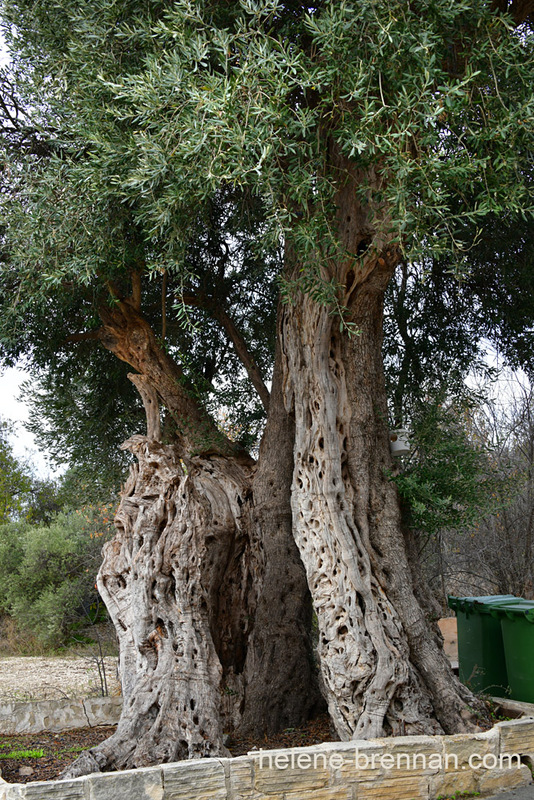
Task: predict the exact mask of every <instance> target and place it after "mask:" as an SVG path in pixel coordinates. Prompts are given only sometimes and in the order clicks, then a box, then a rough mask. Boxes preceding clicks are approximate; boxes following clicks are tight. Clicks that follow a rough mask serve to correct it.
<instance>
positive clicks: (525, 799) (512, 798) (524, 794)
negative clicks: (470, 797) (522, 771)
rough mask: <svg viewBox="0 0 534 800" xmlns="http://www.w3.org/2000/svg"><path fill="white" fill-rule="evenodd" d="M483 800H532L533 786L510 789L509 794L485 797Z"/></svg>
mask: <svg viewBox="0 0 534 800" xmlns="http://www.w3.org/2000/svg"><path fill="white" fill-rule="evenodd" d="M484 800H534V785H532V784H531V785H530V786H523V787H522V788H521V789H512V791H511V792H501V793H500V794H492V795H491V797H485V798H484Z"/></svg>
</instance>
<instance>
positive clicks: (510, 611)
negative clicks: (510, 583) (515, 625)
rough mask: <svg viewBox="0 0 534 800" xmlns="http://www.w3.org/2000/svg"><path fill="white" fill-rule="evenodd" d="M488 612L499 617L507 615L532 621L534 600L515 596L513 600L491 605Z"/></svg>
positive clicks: (509, 617)
mask: <svg viewBox="0 0 534 800" xmlns="http://www.w3.org/2000/svg"><path fill="white" fill-rule="evenodd" d="M490 613H491V614H492V615H493V616H495V617H499V618H500V619H502V618H503V617H508V619H524V620H525V621H526V622H532V623H534V601H533V600H523V598H521V597H517V598H516V599H515V600H513V601H510V602H504V603H499V604H497V605H495V606H492V608H491V612H490Z"/></svg>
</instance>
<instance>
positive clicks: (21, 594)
mask: <svg viewBox="0 0 534 800" xmlns="http://www.w3.org/2000/svg"><path fill="white" fill-rule="evenodd" d="M111 519H112V508H111V505H108V506H105V505H103V506H99V507H85V508H83V509H80V510H77V511H71V512H61V513H59V514H58V515H57V516H56V518H55V519H54V521H53V522H51V523H50V524H48V525H31V524H30V523H28V522H11V523H6V524H4V525H1V526H0V610H1V611H3V613H4V614H8V615H9V616H11V617H13V618H14V619H15V621H16V623H17V626H18V628H19V629H20V630H25V631H26V632H30V633H31V634H32V635H33V636H34V637H35V639H36V640H37V642H38V643H39V644H41V645H43V646H45V647H47V648H52V649H55V648H59V647H63V646H65V645H67V644H68V643H69V642H72V641H73V639H75V640H76V641H80V640H82V641H83V640H84V637H83V635H82V636H80V630H82V631H83V628H84V627H87V626H88V625H90V624H94V623H97V622H99V621H102V614H103V608H104V607H103V604H102V603H101V601H100V600H99V597H98V592H97V590H96V587H95V577H96V573H97V571H98V567H99V565H100V558H101V549H102V545H103V543H104V542H105V541H107V540H108V539H109V538H110V537H111V533H112V525H111ZM85 641H88V640H87V639H85Z"/></svg>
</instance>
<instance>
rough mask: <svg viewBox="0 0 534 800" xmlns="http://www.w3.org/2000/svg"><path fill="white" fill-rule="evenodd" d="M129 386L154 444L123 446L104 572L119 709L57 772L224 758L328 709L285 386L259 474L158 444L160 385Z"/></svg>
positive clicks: (145, 439)
mask: <svg viewBox="0 0 534 800" xmlns="http://www.w3.org/2000/svg"><path fill="white" fill-rule="evenodd" d="M141 331H143V328H142V326H141ZM143 336H144V334H143ZM138 338H139V337H138ZM119 346H120V348H121V350H122V352H123V353H127V348H128V344H127V343H124V342H122V343H120V344H119V343H115V344H114V347H116V348H118V347H119ZM132 360H134V359H133V358H132ZM279 362H280V358H279V356H277V360H276V367H275V371H276V373H277V374H278V373H279V371H280V366H279ZM137 364H138V365H139V364H141V360H138V361H137ZM131 379H133V382H134V383H135V385H136V386H138V388H139V389H140V392H141V394H142V397H143V401H144V403H145V408H146V410H147V422H148V428H149V436H139V435H138V436H134V437H132V438H131V439H130V440H128V442H126V443H125V445H124V447H125V448H127V449H129V450H131V452H132V453H134V454H135V456H136V459H137V463H136V464H135V465H134V466H132V468H131V473H130V477H129V479H128V481H127V483H126V486H125V487H124V490H123V492H122V499H121V503H120V506H119V510H118V513H117V516H116V528H117V533H116V536H115V538H114V540H113V541H112V542H110V543H109V544H108V545H106V547H105V550H104V562H103V565H102V567H101V570H100V573H99V577H98V586H99V590H100V593H101V595H102V597H103V598H104V601H105V603H106V605H107V607H108V610H109V612H110V615H111V617H112V620H113V622H114V625H115V628H116V630H117V634H118V638H119V648H120V674H121V681H122V689H123V695H124V706H123V712H122V716H121V719H120V722H119V725H118V729H117V731H116V733H115V734H114V735H113V736H112V737H111V738H110V739H108V740H107V741H105V742H103V743H102V744H101V745H99V746H98V747H96V748H94V749H93V750H91V751H89V752H88V753H85V754H83V755H82V756H81V757H80V759H78V761H77V762H75V764H74V765H72V767H71V768H69V770H67V771H66V772H65V774H64V776H63V777H74V776H75V775H80V774H84V773H86V772H89V771H94V770H104V769H125V768H132V767H141V766H146V765H149V764H153V763H158V762H168V761H174V760H178V759H183V758H191V757H199V756H209V755H219V754H223V753H225V752H226V750H225V747H224V745H223V733H225V732H232V731H239V732H247V733H254V734H256V735H264V734H265V733H267V732H273V731H275V730H280V729H281V728H283V727H288V726H296V725H299V724H301V723H302V722H303V721H305V720H306V719H308V718H309V716H310V715H311V714H312V713H313V712H314V711H315V710H316V709H317V708H318V707H320V705H321V696H320V692H319V690H318V681H317V669H316V666H315V664H314V661H313V655H312V646H311V642H310V627H311V626H310V620H311V599H310V595H309V592H308V589H307V584H306V576H305V573H304V569H303V567H302V564H301V561H300V556H299V553H298V550H297V548H296V546H295V543H294V540H293V538H292V534H291V507H290V484H291V480H290V478H291V473H292V458H293V435H294V431H293V427H292V422H291V420H290V418H289V417H288V415H287V414H286V412H285V409H284V406H283V402H282V396H281V391H280V382H279V381H276V385H277V386H278V389H277V390H276V391H275V392H274V395H273V399H272V401H271V402H270V412H269V417H268V422H267V426H266V430H265V434H264V437H263V441H262V446H261V454H260V459H259V462H258V464H257V465H255V464H254V462H253V461H252V459H250V458H249V459H248V460H246V459H244V458H243V456H242V454H241V453H239V452H237V454H236V455H222V454H218V453H211V454H209V455H206V454H202V455H190V454H186V452H185V451H184V442H183V438H181V437H179V438H178V443H177V444H176V445H174V444H173V445H170V444H162V443H161V442H159V441H158V440H157V433H158V426H157V424H156V421H155V419H154V407H155V405H156V404H157V400H156V399H155V397H154V392H153V391H150V390H149V388H148V387H149V386H153V384H151V383H150V380H149V378H148V377H147V376H146V375H140V376H132V378H131ZM156 385H157V384H156ZM158 388H159V387H158ZM158 394H159V396H160V398H161V397H162V393H159V391H158Z"/></svg>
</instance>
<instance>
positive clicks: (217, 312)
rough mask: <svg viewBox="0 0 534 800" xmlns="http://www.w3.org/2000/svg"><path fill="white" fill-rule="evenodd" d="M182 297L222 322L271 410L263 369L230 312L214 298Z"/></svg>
mask: <svg viewBox="0 0 534 800" xmlns="http://www.w3.org/2000/svg"><path fill="white" fill-rule="evenodd" d="M182 299H183V301H184V303H187V304H188V305H190V306H198V307H200V308H204V309H205V310H206V311H209V313H210V314H211V315H212V316H213V318H214V319H216V320H217V322H219V323H220V325H221V326H222V328H223V329H224V331H225V332H226V335H227V336H228V338H229V339H230V341H231V342H232V344H233V346H234V349H235V352H236V354H237V356H238V357H239V359H240V361H241V363H242V364H243V366H244V367H245V369H246V371H247V375H248V377H249V378H250V381H251V383H252V385H253V386H254V388H255V389H256V391H257V393H258V395H259V397H260V400H261V402H262V404H263V407H264V409H265V411H269V400H270V394H269V390H268V388H267V386H266V385H265V383H264V381H263V376H262V374H261V371H260V369H259V367H258V365H257V364H256V362H255V361H254V358H253V356H252V354H251V353H250V351H249V349H248V347H247V343H246V342H245V339H244V337H243V336H242V334H241V333H240V332H239V330H238V329H237V327H236V325H235V324H234V322H233V320H232V319H231V317H230V316H229V314H228V313H227V312H226V311H225V310H224V308H223V307H222V306H221V305H219V304H218V303H217V302H216V301H215V300H213V299H212V298H206V297H200V296H198V295H194V294H185V295H183V296H182Z"/></svg>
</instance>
